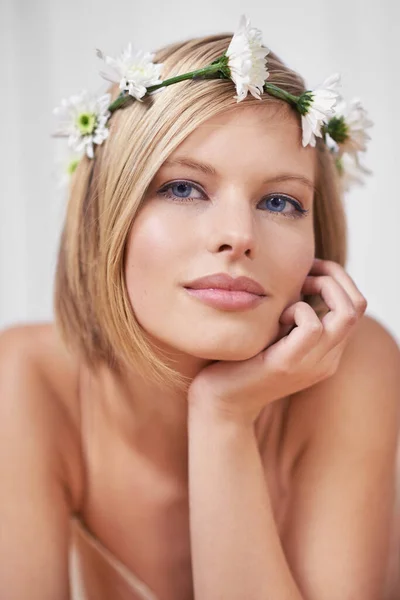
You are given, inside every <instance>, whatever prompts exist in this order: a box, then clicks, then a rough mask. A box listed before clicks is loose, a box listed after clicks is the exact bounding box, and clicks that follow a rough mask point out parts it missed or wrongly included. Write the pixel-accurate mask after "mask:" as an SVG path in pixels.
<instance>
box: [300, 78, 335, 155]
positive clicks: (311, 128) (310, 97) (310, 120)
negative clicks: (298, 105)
mask: <svg viewBox="0 0 400 600" xmlns="http://www.w3.org/2000/svg"><path fill="white" fill-rule="evenodd" d="M339 86H340V75H339V74H338V73H335V74H334V75H331V76H330V77H328V78H327V79H325V81H324V82H323V83H322V84H321V85H320V86H318V87H317V88H316V89H315V90H313V91H311V92H305V93H304V94H302V96H301V97H300V98H301V100H303V103H302V104H303V106H304V108H305V109H306V114H302V115H301V123H302V129H303V146H307V144H310V145H311V146H313V147H314V146H315V144H316V136H317V137H322V133H321V127H322V125H323V124H324V123H327V121H328V118H329V117H331V116H333V114H334V110H333V108H334V106H335V105H336V101H337V99H338V97H339V93H338V91H337V87H339Z"/></svg>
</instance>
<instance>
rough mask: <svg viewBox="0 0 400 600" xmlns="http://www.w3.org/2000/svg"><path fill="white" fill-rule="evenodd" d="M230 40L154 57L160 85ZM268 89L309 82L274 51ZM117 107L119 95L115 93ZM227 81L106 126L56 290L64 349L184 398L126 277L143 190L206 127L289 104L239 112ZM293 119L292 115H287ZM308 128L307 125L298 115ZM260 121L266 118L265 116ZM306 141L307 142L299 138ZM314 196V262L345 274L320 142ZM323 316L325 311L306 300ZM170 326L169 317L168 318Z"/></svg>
mask: <svg viewBox="0 0 400 600" xmlns="http://www.w3.org/2000/svg"><path fill="white" fill-rule="evenodd" d="M232 35H233V33H223V34H219V35H210V36H207V37H201V38H194V39H190V40H187V41H183V42H180V43H174V44H170V45H168V46H166V47H164V48H161V49H159V50H158V51H157V52H155V57H154V62H158V63H163V64H164V71H163V78H164V79H166V78H168V77H172V76H173V75H178V74H180V73H186V72H189V71H192V70H194V69H198V68H201V67H203V66H206V65H207V64H209V63H211V62H212V61H213V60H215V59H216V58H217V57H218V56H220V55H222V54H223V53H224V52H225V51H226V49H227V48H228V46H229V43H230V41H231V39H232ZM268 69H269V72H270V76H269V79H268V81H269V82H271V83H275V84H276V85H279V86H280V87H282V88H284V89H285V90H287V91H288V92H291V93H292V94H296V95H300V94H301V93H302V92H303V91H304V90H305V89H306V88H305V84H304V81H303V79H302V78H301V77H300V76H299V75H298V74H297V73H295V72H294V71H292V70H290V69H289V68H287V67H286V66H285V65H284V63H283V62H282V61H281V60H280V59H279V58H278V57H277V56H276V54H274V53H273V52H272V51H271V52H270V53H269V55H268ZM110 92H111V94H112V99H113V100H114V99H115V98H116V97H117V96H118V94H119V89H118V86H117V85H114V86H112V87H111V89H110ZM234 95H235V88H234V84H233V82H232V81H230V80H223V79H221V80H196V81H183V82H180V83H178V84H175V85H172V86H169V87H166V88H162V91H161V92H159V93H156V94H154V95H151V96H146V97H144V98H143V102H138V101H134V102H133V103H132V104H131V105H130V106H128V107H126V108H123V109H120V110H117V111H116V112H115V113H114V114H113V115H112V117H111V119H110V121H109V127H110V136H109V138H108V139H107V140H106V142H105V143H103V144H102V145H101V146H96V150H95V158H94V159H89V158H87V157H86V156H85V157H84V158H83V159H81V161H80V163H79V165H78V167H77V169H76V171H75V173H74V175H73V177H72V181H71V185H70V193H69V198H68V204H67V207H66V214H65V220H64V225H63V229H62V233H61V239H60V246H59V251H58V257H57V266H56V274H55V285H54V312H55V324H56V327H57V329H58V331H59V333H60V334H61V336H62V338H63V340H64V342H65V343H66V345H67V347H69V348H70V349H72V350H73V351H75V352H77V353H78V355H79V358H80V360H82V361H84V362H85V363H86V365H87V366H89V368H90V369H92V370H95V369H96V368H97V367H98V366H99V365H100V364H103V365H104V364H105V365H107V366H108V367H109V368H111V369H113V370H114V371H115V372H117V371H118V372H122V371H121V369H124V368H132V367H135V369H137V372H138V374H140V376H143V377H152V378H153V380H154V381H156V382H157V383H159V384H160V385H165V386H169V387H173V388H174V387H175V388H176V387H180V388H181V389H187V386H188V385H189V383H190V382H189V381H188V379H187V378H186V377H184V376H182V375H181V374H180V373H178V372H177V370H175V369H174V368H173V360H171V359H170V358H169V357H168V356H167V354H166V353H163V352H161V349H159V348H157V347H156V346H155V345H154V341H153V342H152V343H150V339H149V337H148V336H147V334H146V331H145V330H144V329H143V328H142V327H141V326H140V325H139V323H138V321H137V319H136V317H135V314H134V312H133V309H132V306H131V303H130V300H129V297H128V292H127V286H126V282H125V277H124V262H125V248H126V242H127V238H128V235H129V231H130V227H131V225H132V223H133V221H134V219H135V215H136V214H137V212H138V210H139V209H140V207H141V204H142V202H143V198H144V196H145V193H146V190H147V188H148V186H149V185H150V183H151V181H152V179H153V178H154V176H155V174H156V172H157V171H158V169H159V168H160V167H161V165H162V164H163V162H164V161H165V160H166V159H167V158H168V156H169V155H170V154H171V153H172V152H173V151H174V150H175V148H177V146H178V145H179V144H180V143H181V142H182V141H183V140H184V139H185V138H186V137H187V136H188V135H189V134H190V133H191V132H192V131H193V130H195V129H196V128H197V127H198V126H199V125H201V124H202V123H204V122H205V121H207V119H210V118H211V117H213V116H214V115H217V114H220V113H222V112H223V111H226V110H227V109H232V108H233V107H235V106H238V107H240V106H241V105H243V104H246V105H250V104H252V105H253V106H260V105H261V103H265V102H268V103H272V102H273V103H275V105H276V106H277V108H279V107H282V106H283V105H285V106H286V107H288V104H287V102H285V101H282V100H279V99H276V98H273V97H271V96H268V94H263V95H262V100H261V101H260V100H257V99H256V98H254V97H253V96H251V94H248V96H247V97H246V99H245V100H244V101H243V102H241V103H240V104H237V103H236V100H235V99H234V98H233V96H234ZM286 110H287V108H286ZM290 110H293V112H295V113H296V114H297V116H298V119H299V127H301V121H300V115H299V114H298V113H297V111H296V110H295V109H291V108H290ZM260 118H261V113H260ZM299 139H300V133H299ZM316 155H317V158H316V160H317V171H316V182H315V183H316V188H317V192H315V196H314V223H313V226H314V237H315V249H316V252H315V254H316V257H319V258H322V259H325V260H333V261H335V262H338V263H339V264H341V265H342V266H345V260H346V250H347V249H346V222H345V213H344V208H343V204H342V197H341V188H340V184H339V181H338V175H337V171H336V167H335V164H334V159H333V158H332V156H331V154H330V153H329V150H328V149H327V147H326V145H325V144H324V142H323V141H322V140H321V139H320V138H318V139H317V145H316ZM304 300H305V301H306V302H307V303H308V304H310V305H311V306H312V307H313V308H314V310H316V312H317V314H321V311H323V308H324V306H325V308H326V305H324V303H323V301H322V299H321V298H320V297H317V296H306V297H305V298H304ZM166 318H167V315H166Z"/></svg>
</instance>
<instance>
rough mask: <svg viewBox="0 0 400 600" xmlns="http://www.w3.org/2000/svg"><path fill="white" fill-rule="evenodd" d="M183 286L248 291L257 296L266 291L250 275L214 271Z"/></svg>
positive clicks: (264, 294) (194, 288)
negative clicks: (231, 274)
mask: <svg viewBox="0 0 400 600" xmlns="http://www.w3.org/2000/svg"><path fill="white" fill-rule="evenodd" d="M184 287H185V288H189V289H193V290H201V289H210V288H211V289H221V290H229V291H239V292H249V293H250V294H256V295H257V296H266V295H267V292H266V291H265V290H264V288H263V287H262V286H261V285H260V284H259V283H258V282H257V281H255V280H254V279H251V278H250V277H245V276H240V277H236V278H234V277H231V276H230V275H228V274H227V273H214V274H213V275H207V276H205V277H200V278H199V279H195V280H194V281H191V282H189V283H187V284H185V285H184Z"/></svg>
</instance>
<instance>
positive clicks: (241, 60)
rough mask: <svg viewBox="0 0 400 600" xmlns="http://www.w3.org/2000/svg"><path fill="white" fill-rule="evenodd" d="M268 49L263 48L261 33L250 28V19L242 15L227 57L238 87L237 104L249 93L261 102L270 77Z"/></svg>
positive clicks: (232, 76) (233, 78)
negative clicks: (265, 83)
mask: <svg viewBox="0 0 400 600" xmlns="http://www.w3.org/2000/svg"><path fill="white" fill-rule="evenodd" d="M268 53H269V49H268V48H265V47H264V48H263V47H262V39H261V31H260V30H259V29H255V28H254V27H253V28H251V27H250V19H246V16H245V15H242V16H241V18H240V22H239V27H238V30H237V32H236V33H235V34H234V36H233V37H232V40H231V43H230V44H229V47H228V50H227V51H226V56H227V57H228V58H229V60H228V66H229V69H230V73H231V78H232V80H233V82H234V83H235V86H236V92H237V96H234V98H235V99H236V100H237V102H240V101H241V100H244V99H245V98H246V96H247V93H248V92H250V93H251V94H252V96H254V97H255V98H257V99H258V100H261V97H260V93H262V91H263V87H264V82H265V81H266V79H268V77H269V72H268V69H267V66H266V63H267V61H266V58H265V57H266V56H267V54H268Z"/></svg>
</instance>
